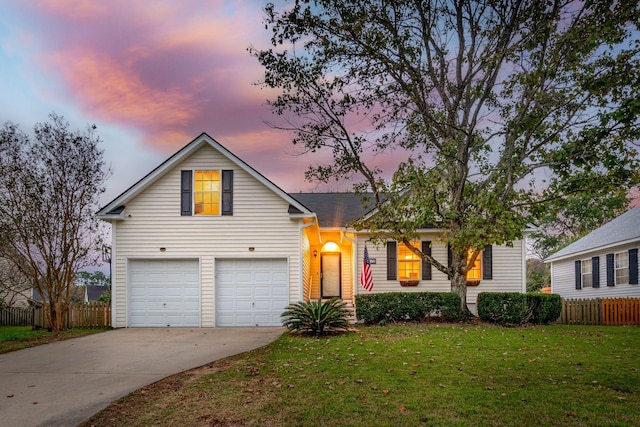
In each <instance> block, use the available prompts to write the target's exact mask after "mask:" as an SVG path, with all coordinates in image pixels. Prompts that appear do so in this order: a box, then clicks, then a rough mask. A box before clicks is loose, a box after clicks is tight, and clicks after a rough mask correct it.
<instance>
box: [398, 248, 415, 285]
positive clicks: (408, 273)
mask: <svg viewBox="0 0 640 427" xmlns="http://www.w3.org/2000/svg"><path fill="white" fill-rule="evenodd" d="M411 244H412V245H413V246H418V242H412V243H411ZM398 278H399V279H400V280H418V279H420V257H419V256H418V255H416V254H414V253H413V252H411V251H410V250H409V248H408V247H407V245H405V244H404V243H402V242H400V243H399V244H398Z"/></svg>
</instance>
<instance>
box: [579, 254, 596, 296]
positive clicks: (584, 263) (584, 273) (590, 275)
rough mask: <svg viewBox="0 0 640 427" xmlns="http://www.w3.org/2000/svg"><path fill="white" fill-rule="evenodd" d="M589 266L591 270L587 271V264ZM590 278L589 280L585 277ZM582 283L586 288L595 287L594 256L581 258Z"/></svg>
mask: <svg viewBox="0 0 640 427" xmlns="http://www.w3.org/2000/svg"><path fill="white" fill-rule="evenodd" d="M587 265H588V266H589V271H588V272H587V271H585V269H586V266H587ZM587 277H588V278H589V281H588V282H587V281H586V280H585V279H586V278H587ZM580 284H581V287H582V288H583V289H584V288H593V260H592V258H585V259H581V260H580Z"/></svg>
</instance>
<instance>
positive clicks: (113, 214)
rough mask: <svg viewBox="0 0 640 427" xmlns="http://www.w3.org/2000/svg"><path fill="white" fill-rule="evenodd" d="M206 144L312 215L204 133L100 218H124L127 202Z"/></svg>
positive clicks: (115, 201)
mask: <svg viewBox="0 0 640 427" xmlns="http://www.w3.org/2000/svg"><path fill="white" fill-rule="evenodd" d="M205 144H208V145H209V146H211V147H212V148H213V149H215V150H216V151H217V152H219V153H220V154H221V155H222V156H224V157H226V158H227V159H228V160H230V161H231V162H232V163H234V164H236V165H237V166H238V167H239V168H241V169H242V170H244V171H245V172H247V173H248V174H249V175H251V176H252V177H253V178H255V179H256V180H258V181H259V182H261V183H262V184H264V185H265V186H266V187H267V188H269V189H270V190H271V191H273V192H274V193H276V194H277V195H278V196H280V197H281V198H283V199H284V200H285V201H287V202H288V203H289V204H290V205H292V206H293V207H295V208H296V209H297V210H299V211H300V212H301V213H302V214H311V212H310V211H309V210H308V209H307V208H306V207H305V206H304V205H302V204H301V203H300V202H298V201H297V200H295V199H294V198H293V197H291V196H290V195H289V194H287V193H286V192H285V191H284V190H282V189H281V188H280V187H278V186H277V185H276V184H274V183H273V182H271V181H270V180H268V179H267V178H265V177H264V175H262V174H261V173H259V172H258V171H256V170H255V169H254V168H252V167H251V166H249V165H248V164H247V163H245V162H244V161H243V160H241V159H240V158H239V157H238V156H236V155H235V154H233V153H232V152H231V151H229V150H227V149H226V148H225V147H223V146H222V145H221V144H220V143H218V142H217V141H216V140H214V139H213V138H211V137H210V136H209V135H208V134H207V133H205V132H203V133H202V134H200V136H198V137H197V138H195V139H194V140H193V141H191V142H190V143H189V144H187V145H185V146H184V147H182V148H181V149H180V150H179V151H178V152H177V153H175V154H173V155H172V156H171V157H169V158H168V159H167V160H165V161H164V162H162V163H161V164H160V165H159V166H157V167H156V168H155V169H153V170H152V171H151V172H149V173H148V174H147V175H145V176H144V177H143V178H142V179H140V180H139V181H138V182H136V183H135V184H133V185H132V186H131V187H129V188H128V189H127V190H125V191H124V192H123V193H122V194H120V195H119V196H117V197H116V198H115V199H113V200H112V201H111V202H109V203H108V204H106V205H105V206H104V207H102V208H101V209H100V210H99V211H98V214H97V215H98V217H99V218H101V219H104V220H111V219H119V218H121V217H122V214H123V211H124V206H126V204H127V202H129V201H130V200H131V199H133V198H134V197H136V196H137V195H138V194H140V193H142V192H143V191H144V190H145V189H146V188H148V187H149V186H150V185H151V184H153V183H154V182H156V181H157V180H158V179H159V178H160V177H162V176H164V175H165V174H166V173H167V172H168V171H170V170H172V169H173V168H174V167H176V166H177V165H178V164H179V163H180V162H181V161H183V160H184V159H186V158H187V157H189V156H190V155H191V154H193V153H194V152H196V151H197V150H198V149H200V148H201V147H202V146H204V145H205Z"/></svg>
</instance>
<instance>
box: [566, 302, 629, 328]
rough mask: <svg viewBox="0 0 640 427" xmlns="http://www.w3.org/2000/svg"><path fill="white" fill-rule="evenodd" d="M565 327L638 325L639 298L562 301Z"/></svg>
mask: <svg viewBox="0 0 640 427" xmlns="http://www.w3.org/2000/svg"><path fill="white" fill-rule="evenodd" d="M559 323H563V324H565V325H640V298H592V299H564V298H563V299H562V313H561V314H560V320H559Z"/></svg>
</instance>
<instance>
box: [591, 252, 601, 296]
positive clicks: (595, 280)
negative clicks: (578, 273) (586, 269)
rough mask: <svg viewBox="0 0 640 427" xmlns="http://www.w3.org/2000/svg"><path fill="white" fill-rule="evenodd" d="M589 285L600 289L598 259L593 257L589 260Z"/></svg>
mask: <svg viewBox="0 0 640 427" xmlns="http://www.w3.org/2000/svg"><path fill="white" fill-rule="evenodd" d="M591 277H592V279H591V283H592V284H593V287H594V288H599V287H600V257H599V256H594V257H593V258H591Z"/></svg>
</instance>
